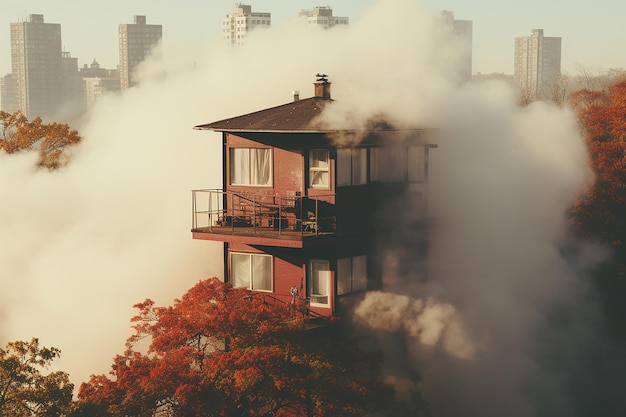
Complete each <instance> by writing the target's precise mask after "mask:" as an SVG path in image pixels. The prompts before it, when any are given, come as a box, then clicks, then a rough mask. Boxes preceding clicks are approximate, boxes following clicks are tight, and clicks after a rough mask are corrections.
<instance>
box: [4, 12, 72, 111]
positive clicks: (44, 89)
mask: <svg viewBox="0 0 626 417" xmlns="http://www.w3.org/2000/svg"><path fill="white" fill-rule="evenodd" d="M11 70H12V78H13V83H14V84H13V86H14V89H15V90H14V91H15V97H14V99H13V100H14V101H15V103H16V104H17V108H18V109H19V110H21V111H22V113H24V115H25V116H27V117H29V118H33V117H36V116H40V117H42V118H43V119H46V118H51V117H53V116H54V115H55V114H56V112H57V111H58V108H59V101H60V98H61V97H62V96H63V65H62V55H61V25H60V24H58V23H44V20H43V15H41V14H31V15H30V16H29V18H28V20H27V21H25V22H17V23H11Z"/></svg>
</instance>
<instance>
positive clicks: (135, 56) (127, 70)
mask: <svg viewBox="0 0 626 417" xmlns="http://www.w3.org/2000/svg"><path fill="white" fill-rule="evenodd" d="M118 30H119V50H120V56H119V70H120V89H121V90H122V91H123V90H126V89H128V88H130V87H132V86H133V85H135V84H136V80H135V74H134V72H135V70H136V68H137V66H138V65H139V64H140V63H141V62H142V61H143V60H144V59H145V58H146V56H148V54H150V52H152V50H153V49H154V47H155V46H157V44H158V43H159V42H160V41H161V38H162V36H163V26H161V25H148V24H146V16H135V17H134V23H132V24H127V23H122V24H120V25H119V27H118Z"/></svg>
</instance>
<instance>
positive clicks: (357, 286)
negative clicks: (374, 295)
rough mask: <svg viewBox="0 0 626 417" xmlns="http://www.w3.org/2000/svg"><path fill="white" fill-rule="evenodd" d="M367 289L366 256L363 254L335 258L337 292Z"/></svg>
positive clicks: (343, 292) (346, 292)
mask: <svg viewBox="0 0 626 417" xmlns="http://www.w3.org/2000/svg"><path fill="white" fill-rule="evenodd" d="M366 289H367V257H366V256H365V255H361V256H355V257H353V258H342V259H338V260H337V294H339V295H341V294H348V293H351V292H355V291H365V290H366Z"/></svg>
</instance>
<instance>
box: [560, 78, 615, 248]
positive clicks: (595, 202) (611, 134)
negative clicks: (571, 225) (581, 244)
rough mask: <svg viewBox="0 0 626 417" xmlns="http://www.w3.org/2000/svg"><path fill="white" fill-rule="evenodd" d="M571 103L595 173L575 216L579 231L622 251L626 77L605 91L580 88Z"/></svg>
mask: <svg viewBox="0 0 626 417" xmlns="http://www.w3.org/2000/svg"><path fill="white" fill-rule="evenodd" d="M572 104H573V106H574V107H575V108H576V110H577V111H578V116H579V119H580V121H581V124H582V127H583V129H584V131H585V134H586V140H587V146H588V149H589V154H590V157H591V165H592V168H593V171H594V173H595V176H596V179H595V182H594V184H593V185H592V186H591V187H590V188H589V189H588V190H587V193H586V194H585V195H584V196H583V198H581V200H580V201H579V202H578V203H577V204H576V206H575V207H574V209H573V211H572V215H573V216H572V219H573V220H574V222H575V224H576V225H577V226H578V230H579V231H580V232H582V233H583V234H584V235H586V236H588V237H593V238H598V239H600V240H601V241H603V242H606V243H608V244H610V245H612V246H613V247H614V248H616V250H617V251H618V255H619V253H621V252H623V251H624V242H625V239H626V236H625V234H626V216H625V213H626V81H624V82H621V83H618V84H615V85H613V86H612V87H610V88H608V89H606V90H603V91H589V90H581V91H578V92H577V93H575V94H574V95H573V96H572ZM620 256H621V255H620Z"/></svg>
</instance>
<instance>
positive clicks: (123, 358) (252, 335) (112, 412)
mask: <svg viewBox="0 0 626 417" xmlns="http://www.w3.org/2000/svg"><path fill="white" fill-rule="evenodd" d="M265 301H266V300H264V298H263V294H261V293H254V292H250V291H248V290H245V289H241V288H232V287H231V286H229V285H228V284H225V283H222V282H220V281H219V280H218V279H216V278H213V279H208V280H204V281H201V282H199V283H198V284H197V285H195V286H194V287H193V288H191V289H190V290H189V291H188V292H187V293H186V294H185V295H184V296H183V297H182V299H180V300H176V301H175V302H174V305H173V306H171V307H156V306H155V305H154V303H153V302H152V301H151V300H146V301H144V302H143V303H140V304H137V305H136V308H138V310H139V314H138V315H137V316H136V317H134V318H133V322H134V323H135V331H136V332H135V334H134V335H133V336H132V337H130V338H129V340H128V350H127V351H126V352H125V353H124V354H123V355H119V356H117V357H116V358H115V359H114V363H113V366H112V372H111V376H112V378H108V377H105V376H102V375H100V376H92V378H91V380H90V381H89V382H87V383H84V384H82V385H81V387H80V390H79V393H78V404H77V409H79V410H82V412H83V414H82V415H83V416H86V415H94V414H89V412H91V413H98V414H97V415H98V416H102V417H105V416H118V415H124V416H152V415H153V413H154V412H155V411H157V410H167V412H169V413H171V414H170V415H174V416H228V417H231V416H294V417H295V416H357V415H363V414H365V412H367V411H372V410H376V409H379V408H383V407H386V406H387V405H388V404H389V403H390V402H391V400H392V397H393V389H392V388H391V387H390V386H389V385H387V384H385V383H384V382H383V381H382V378H381V371H380V367H379V365H380V361H381V357H380V355H377V354H372V353H369V352H366V351H364V350H361V349H359V348H358V347H357V346H356V344H355V343H354V342H353V341H352V340H351V339H349V338H348V337H346V336H345V334H342V332H340V331H338V330H336V329H337V328H336V326H337V324H333V325H331V326H330V327H328V328H325V329H317V330H314V331H312V330H307V326H306V320H305V318H304V317H303V314H301V312H300V311H299V310H298V308H297V306H294V305H270V304H269V303H267V302H265ZM144 340H146V341H148V340H149V347H148V349H147V352H146V353H141V352H140V349H138V346H140V345H141V344H142V343H144V342H143V341H144ZM76 415H77V416H78V415H81V414H76Z"/></svg>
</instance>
